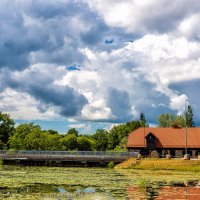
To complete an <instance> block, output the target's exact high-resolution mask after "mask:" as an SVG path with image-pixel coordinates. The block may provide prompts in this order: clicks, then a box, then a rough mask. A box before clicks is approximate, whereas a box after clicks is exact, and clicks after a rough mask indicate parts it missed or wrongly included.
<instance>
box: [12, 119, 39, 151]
mask: <svg viewBox="0 0 200 200" xmlns="http://www.w3.org/2000/svg"><path fill="white" fill-rule="evenodd" d="M34 130H38V131H41V128H40V126H38V125H34V124H33V123H29V124H21V125H19V126H17V128H16V129H15V133H14V134H13V135H12V136H11V137H10V138H9V144H10V148H12V149H16V150H26V149H27V147H26V143H25V139H26V137H27V135H28V134H30V133H32V132H33V131H34Z"/></svg>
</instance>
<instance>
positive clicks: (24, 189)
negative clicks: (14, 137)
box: [0, 166, 200, 200]
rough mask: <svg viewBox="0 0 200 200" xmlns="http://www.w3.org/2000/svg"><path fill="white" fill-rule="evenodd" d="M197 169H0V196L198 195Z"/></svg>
mask: <svg viewBox="0 0 200 200" xmlns="http://www.w3.org/2000/svg"><path fill="white" fill-rule="evenodd" d="M199 180H200V173H197V172H194V173H193V172H174V171H146V170H145V171H142V170H121V171H116V170H112V169H105V168H61V167H53V168H52V167H16V166H4V167H2V168H1V169H0V199H7V200H10V199H16V200H18V199H25V200H28V199H29V200H33V199H34V200H35V199H36V200H37V199H38V200H39V199H45V200H51V199H56V200H62V199H63V200H64V199H65V200H66V199H67V200H76V199H80V200H133V199H136V200H137V199H149V200H151V199H156V200H161V199H162V200H163V199H200V187H199Z"/></svg>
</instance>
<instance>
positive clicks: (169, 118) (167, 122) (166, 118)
mask: <svg viewBox="0 0 200 200" xmlns="http://www.w3.org/2000/svg"><path fill="white" fill-rule="evenodd" d="M175 118H176V117H175V116H174V115H172V114H169V113H165V114H162V115H160V116H159V117H158V126H159V127H172V126H173V124H174V121H175Z"/></svg>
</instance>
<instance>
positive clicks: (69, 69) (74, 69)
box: [66, 64, 80, 71]
mask: <svg viewBox="0 0 200 200" xmlns="http://www.w3.org/2000/svg"><path fill="white" fill-rule="evenodd" d="M66 70H68V71H76V70H80V65H78V64H75V65H72V66H68V67H66Z"/></svg>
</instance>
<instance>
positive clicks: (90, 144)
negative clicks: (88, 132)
mask: <svg viewBox="0 0 200 200" xmlns="http://www.w3.org/2000/svg"><path fill="white" fill-rule="evenodd" d="M77 147H78V151H92V150H95V141H94V140H92V139H91V138H88V137H86V136H79V137H78V138H77Z"/></svg>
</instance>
